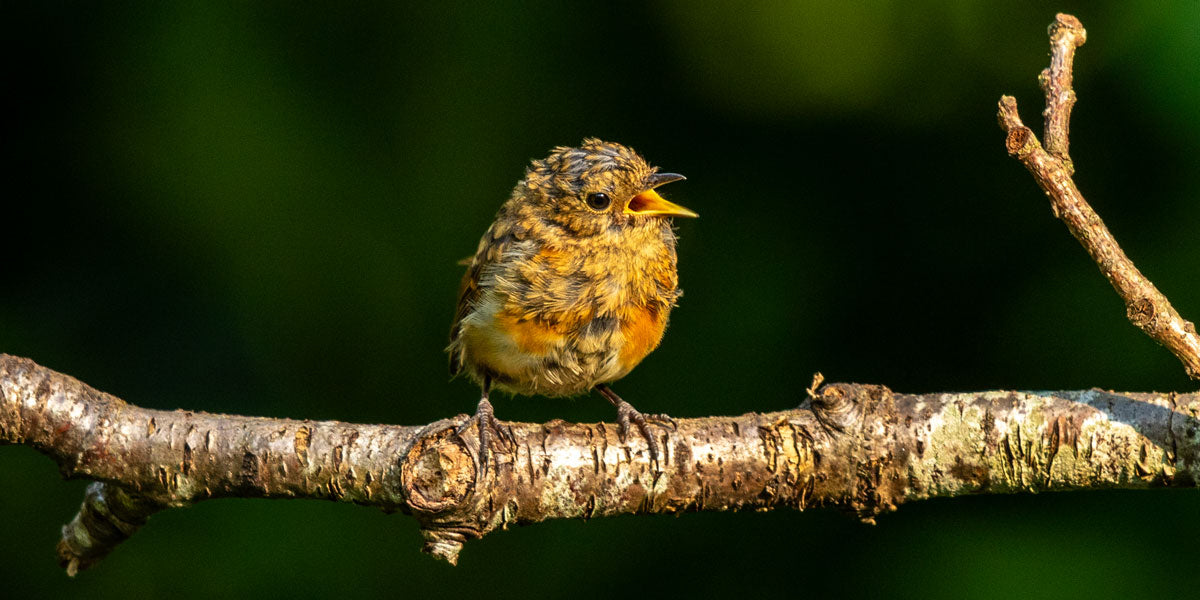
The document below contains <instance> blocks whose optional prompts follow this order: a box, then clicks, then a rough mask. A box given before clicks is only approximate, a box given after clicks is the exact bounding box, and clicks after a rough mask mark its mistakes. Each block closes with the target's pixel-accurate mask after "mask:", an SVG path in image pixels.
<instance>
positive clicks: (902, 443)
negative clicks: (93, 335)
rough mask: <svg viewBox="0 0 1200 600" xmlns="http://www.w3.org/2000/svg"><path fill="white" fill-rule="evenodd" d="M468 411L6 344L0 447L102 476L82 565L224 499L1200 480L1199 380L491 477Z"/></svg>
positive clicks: (580, 427) (937, 490) (866, 410)
mask: <svg viewBox="0 0 1200 600" xmlns="http://www.w3.org/2000/svg"><path fill="white" fill-rule="evenodd" d="M466 419H467V417H466V416H465V415H460V416H458V417H456V418H454V419H450V420H443V421H438V422H435V423H431V424H429V425H426V426H424V427H400V426H388V425H355V424H349V423H340V422H336V421H320V422H317V421H296V420H291V419H266V418H254V417H242V416H235V415H215V414H207V413H198V412H189V411H161V410H149V409H144V408H139V407H136V406H133V405H130V404H127V403H125V402H123V401H122V400H120V399H118V398H116V397H114V396H111V395H109V394H105V393H103V392H99V391H97V390H95V389H93V388H91V387H88V386H87V385H85V384H83V383H81V382H80V381H78V380H76V379H74V378H72V377H70V376H67V375H64V374H61V373H57V372H55V371H52V370H50V369H47V368H45V367H41V366H39V365H37V364H35V363H34V362H33V361H31V360H29V359H25V358H19V357H15V356H9V355H0V443H5V444H25V445H28V446H32V447H34V448H36V449H38V450H39V451H41V452H43V453H44V454H46V455H48V456H49V457H50V458H51V459H53V460H54V461H55V462H56V463H58V465H59V467H60V468H61V469H62V471H63V473H64V474H65V475H66V476H67V477H82V478H88V479H94V480H96V481H97V482H98V483H96V484H93V485H92V486H91V487H90V488H89V489H88V493H87V497H86V498H85V500H84V504H83V506H82V508H81V509H80V514H79V515H77V516H76V517H75V519H74V520H73V521H72V522H71V523H70V524H69V525H67V526H66V527H64V528H63V539H62V541H61V542H60V543H59V547H58V552H59V559H60V562H61V564H62V565H63V566H64V567H65V568H66V569H67V570H68V572H69V573H72V574H73V573H75V572H76V571H78V570H80V569H85V568H87V567H89V566H91V565H92V564H94V563H95V562H96V561H98V560H99V559H101V558H102V557H103V556H104V555H105V554H107V553H108V552H109V551H111V550H112V549H113V548H114V547H115V546H116V545H117V544H119V543H120V542H122V541H123V540H124V539H126V538H127V537H129V536H130V535H132V534H133V533H134V532H135V531H136V530H137V528H138V527H139V526H141V525H142V524H143V523H144V522H145V520H146V518H147V517H148V516H150V515H151V514H153V513H155V512H157V511H159V510H163V509H165V508H170V507H179V506H186V505H189V504H192V503H195V502H199V501H201V500H206V499H210V498H223V497H254V498H316V499H324V500H333V501H339V502H353V503H356V504H362V505H366V506H376V507H379V508H381V509H383V510H386V511H401V512H404V513H407V514H410V515H412V516H414V517H415V518H416V519H417V520H418V521H419V522H420V524H421V528H422V534H423V536H424V538H425V546H424V550H425V551H426V552H429V553H432V554H434V555H435V556H439V557H441V558H444V559H446V560H448V561H450V562H454V561H455V560H456V559H457V556H458V552H459V550H460V549H461V548H462V545H463V543H464V542H466V541H467V540H469V539H472V538H477V537H481V536H483V535H486V534H487V533H490V532H492V531H494V530H496V529H503V528H506V527H508V526H509V525H514V524H529V523H536V522H539V521H544V520H547V519H558V518H584V519H588V518H591V517H603V516H612V515H618V514H633V513H676V512H682V511H699V510H715V511H725V510H737V509H750V508H752V509H758V510H769V509H773V508H776V507H792V508H796V509H799V510H803V509H805V508H808V507H812V506H822V507H833V508H838V509H841V510H844V511H848V512H851V513H853V514H856V515H858V516H859V517H860V518H862V519H864V520H867V521H871V520H873V518H874V517H875V515H877V514H879V513H881V512H885V511H890V510H894V509H895V508H896V507H898V506H899V505H901V504H903V503H904V502H908V501H912V500H921V499H925V498H933V497H947V496H958V495H962V494H972V493H1014V492H1037V491H1042V490H1078V489H1097V488H1147V487H1157V486H1177V487H1195V486H1196V482H1197V481H1198V480H1200V394H1183V395H1175V394H1117V393H1113V392H1102V391H1098V390H1090V391H1079V392H1008V391H994V392H979V393H968V394H926V395H909V394H895V393H893V392H892V391H891V390H889V389H887V388H885V387H883V386H877V385H859V384H840V383H839V384H829V385H824V386H820V387H817V386H816V385H815V386H814V389H813V390H812V391H811V393H810V398H808V399H807V400H805V401H804V403H803V404H802V405H801V406H800V407H798V408H795V409H793V410H788V411H782V412H774V413H748V414H744V415H740V416H732V417H708V418H699V419H680V420H679V421H678V426H677V428H675V429H673V430H672V429H662V430H660V431H659V435H660V438H659V441H660V444H661V447H662V448H663V449H664V456H663V457H662V462H661V463H660V464H656V463H651V461H650V460H649V458H648V452H647V449H646V445H645V442H644V441H643V440H642V439H641V437H640V436H630V437H629V438H628V439H626V440H621V439H620V437H619V436H618V434H617V428H616V426H614V425H612V424H607V423H592V424H573V423H566V422H563V421H557V420H556V421H551V422H549V423H545V424H533V423H509V424H508V425H509V426H510V427H511V428H512V431H513V434H514V437H515V438H516V445H515V446H497V447H495V448H493V451H492V452H491V453H490V454H491V456H492V460H493V461H494V462H493V463H492V464H490V465H489V468H488V469H487V470H486V472H485V474H484V475H483V478H482V479H479V478H478V477H479V473H480V469H478V466H477V464H476V460H477V457H478V456H479V452H478V436H477V432H476V430H475V429H474V428H473V427H472V428H469V429H467V430H466V431H464V432H463V433H462V434H461V435H459V434H456V433H455V430H456V428H457V427H458V426H459V425H461V424H463V423H465V422H466Z"/></svg>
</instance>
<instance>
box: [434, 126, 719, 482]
mask: <svg viewBox="0 0 1200 600" xmlns="http://www.w3.org/2000/svg"><path fill="white" fill-rule="evenodd" d="M684 179H686V178H685V177H684V176H683V175H679V174H677V173H663V172H659V169H658V168H656V167H652V166H650V165H649V163H647V162H646V160H645V159H643V158H642V157H641V156H640V155H639V154H638V153H637V152H635V151H634V150H633V149H631V148H629V147H626V146H623V145H621V144H617V143H613V142H605V141H601V140H599V139H597V138H586V139H584V140H583V142H582V144H580V145H579V146H578V147H567V146H559V147H556V148H553V149H552V150H551V152H550V154H549V156H547V157H546V158H544V159H537V160H533V161H532V162H531V163H530V164H529V166H528V167H527V168H526V170H525V176H524V177H523V178H522V179H521V180H520V181H518V182H517V185H516V187H514V188H513V190H512V193H511V195H510V197H509V198H508V200H507V201H506V202H504V203H503V204H502V205H501V207H500V209H499V211H498V212H497V214H496V219H495V221H494V222H493V223H492V224H491V226H490V227H488V229H487V231H486V233H484V235H483V238H482V239H480V241H479V246H478V247H477V249H476V251H475V254H474V255H473V256H471V257H470V258H469V259H466V260H464V261H462V262H463V263H464V264H466V265H467V270H466V273H465V274H464V275H463V278H462V283H461V285H460V286H459V292H458V304H457V310H456V312H455V315H454V320H453V323H452V325H451V331H450V344H449V346H447V348H446V351H447V352H448V353H449V355H450V373H451V376H452V377H453V376H457V375H466V376H467V377H468V378H469V379H471V380H473V381H474V382H476V383H478V384H479V386H480V389H481V397H480V400H479V403H478V405H477V406H476V410H475V416H474V418H473V419H471V420H468V421H466V422H465V423H464V424H463V425H462V427H461V428H460V430H459V433H460V434H461V433H462V432H463V431H465V430H466V429H468V428H469V427H472V426H477V427H478V431H479V448H480V465H481V469H482V470H484V471H486V465H487V454H488V452H489V447H490V444H491V443H492V441H493V440H496V441H497V442H498V443H500V442H501V441H502V439H507V440H508V441H509V442H510V443H512V444H514V445H515V438H514V437H513V435H512V432H511V430H509V429H508V428H507V427H505V426H503V425H502V424H501V423H500V422H499V421H498V420H497V419H496V417H495V411H494V408H493V406H492V404H491V402H490V400H489V395H490V394H491V392H492V391H493V390H500V391H505V392H509V393H512V394H514V395H525V396H529V395H542V396H547V397H570V396H578V395H582V394H586V393H590V392H591V391H595V392H597V393H598V394H600V395H601V396H602V397H604V398H605V399H606V400H608V401H609V402H610V403H612V405H613V406H614V407H615V408H616V409H617V424H618V433H619V435H620V437H621V439H622V441H624V440H625V439H626V436H627V434H628V432H629V431H630V429H631V427H632V426H636V427H637V429H638V431H639V433H640V434H641V436H642V437H643V438H644V439H645V440H646V443H647V447H648V450H649V454H650V459H651V461H657V460H658V455H659V451H658V443H657V442H656V441H655V439H654V436H653V435H652V434H651V431H650V429H649V424H650V423H652V422H653V423H657V424H660V425H664V426H665V425H666V424H671V425H673V424H674V421H673V420H672V419H671V418H670V417H668V416H666V415H660V414H652V415H643V414H642V413H641V412H639V411H638V410H637V409H635V408H634V407H633V406H632V405H631V404H629V403H628V402H626V401H625V400H624V399H622V398H621V397H620V396H618V395H617V394H616V393H615V392H614V391H613V390H612V388H611V387H609V384H610V383H612V382H614V381H616V380H618V379H621V378H622V377H624V376H626V375H627V374H629V372H630V371H632V370H633V368H634V367H636V366H637V365H638V364H639V363H640V362H642V359H644V358H646V356H647V355H648V354H650V352H652V351H653V350H654V349H655V348H657V347H658V345H659V343H660V342H661V340H662V337H663V333H664V331H665V330H666V328H667V321H668V317H669V315H670V313H671V309H672V308H674V307H675V305H676V302H677V300H678V299H679V297H680V296H681V295H682V291H681V290H680V289H679V286H678V279H679V278H678V271H677V262H678V259H677V256H676V252H675V244H676V235H675V229H674V224H673V217H697V216H699V215H698V214H696V213H695V212H693V211H692V210H690V209H687V208H684V207H682V206H680V205H678V204H675V203H673V202H670V201H668V200H667V199H665V198H663V197H662V196H661V195H660V194H659V193H658V191H657V189H658V188H659V187H660V186H663V185H665V184H668V183H672V182H676V181H682V180H684Z"/></svg>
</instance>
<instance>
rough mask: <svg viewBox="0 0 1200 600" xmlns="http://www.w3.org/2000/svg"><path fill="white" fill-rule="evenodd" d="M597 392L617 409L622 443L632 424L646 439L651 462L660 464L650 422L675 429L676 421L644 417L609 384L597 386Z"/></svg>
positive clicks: (667, 417)
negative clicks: (666, 424)
mask: <svg viewBox="0 0 1200 600" xmlns="http://www.w3.org/2000/svg"><path fill="white" fill-rule="evenodd" d="M596 391H597V392H600V395H601V396H604V398H605V399H606V400H608V401H609V402H611V403H612V405H613V406H615V407H617V426H618V427H619V428H620V431H619V433H620V435H621V441H622V442H623V441H625V437H626V436H627V435H628V434H629V426H630V424H633V425H637V428H638V431H639V432H640V433H641V434H642V437H643V438H645V439H646V446H647V447H649V449H650V460H651V462H658V441H656V440H655V439H654V436H653V435H652V434H651V433H650V422H651V421H654V422H657V423H658V424H659V425H662V424H664V423H669V424H670V425H671V429H675V419H672V418H671V417H669V416H667V415H643V414H642V413H640V412H638V409H636V408H634V407H633V405H632V404H630V403H628V402H626V401H624V400H622V399H621V397H620V396H618V395H617V393H616V392H614V391H612V388H610V387H608V385H607V384H603V383H599V384H596Z"/></svg>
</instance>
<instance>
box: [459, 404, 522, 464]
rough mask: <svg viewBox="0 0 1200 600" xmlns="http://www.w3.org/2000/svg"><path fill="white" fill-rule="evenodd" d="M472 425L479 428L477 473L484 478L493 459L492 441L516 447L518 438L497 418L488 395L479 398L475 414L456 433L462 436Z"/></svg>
mask: <svg viewBox="0 0 1200 600" xmlns="http://www.w3.org/2000/svg"><path fill="white" fill-rule="evenodd" d="M472 425H475V426H477V427H478V428H479V464H478V469H477V475H478V478H479V479H480V480H482V479H483V478H484V476H485V475H487V470H488V463H489V462H490V461H491V450H492V441H493V440H495V441H497V442H507V443H508V444H510V445H511V447H516V445H517V438H516V436H515V435H513V432H512V429H510V428H509V427H508V426H507V425H505V424H504V423H501V422H500V420H499V419H497V418H496V412H495V410H494V409H493V408H492V403H491V402H489V401H488V399H487V397H486V396H485V397H483V398H482V399H480V400H479V405H478V406H477V407H476V408H475V416H474V417H472V418H470V419H467V422H465V423H463V424H462V425H461V426H459V428H458V429H457V430H455V433H456V434H457V435H459V436H462V434H463V433H464V432H465V431H466V430H468V429H470V428H471V426H472ZM497 468H499V464H497Z"/></svg>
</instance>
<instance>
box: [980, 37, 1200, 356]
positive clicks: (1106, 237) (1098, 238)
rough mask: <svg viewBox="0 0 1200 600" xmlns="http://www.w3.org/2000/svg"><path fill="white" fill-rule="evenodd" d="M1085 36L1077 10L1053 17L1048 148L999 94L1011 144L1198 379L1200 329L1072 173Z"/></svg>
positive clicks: (1047, 78)
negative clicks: (1142, 266) (1075, 70)
mask: <svg viewBox="0 0 1200 600" xmlns="http://www.w3.org/2000/svg"><path fill="white" fill-rule="evenodd" d="M1086 40H1087V32H1086V31H1085V30H1084V29H1083V24H1082V23H1080V22H1079V19H1076V18H1075V17H1073V16H1071V15H1065V14H1059V15H1058V17H1057V18H1056V19H1055V21H1054V23H1053V24H1051V25H1050V50H1051V55H1050V57H1051V58H1050V67H1049V68H1047V69H1045V70H1043V71H1042V74H1041V76H1040V77H1039V78H1038V80H1039V82H1040V83H1041V86H1042V89H1043V90H1044V91H1045V92H1046V108H1045V110H1044V111H1043V113H1042V114H1043V116H1044V117H1045V136H1046V148H1044V149H1043V148H1042V145H1041V144H1040V143H1038V140H1037V136H1035V135H1034V134H1033V130H1031V129H1029V128H1028V127H1026V126H1025V124H1024V123H1022V122H1021V117H1020V115H1019V114H1018V113H1017V101H1016V99H1014V98H1013V97H1012V96H1002V97H1001V98H1000V113H999V118H1000V126H1001V127H1002V128H1004V130H1005V131H1006V132H1008V135H1007V138H1006V139H1005V147H1006V148H1007V149H1008V153H1009V154H1010V155H1012V156H1013V157H1015V158H1016V159H1017V160H1020V161H1021V163H1022V164H1024V165H1025V168H1026V169H1029V172H1030V173H1031V174H1033V178H1034V179H1035V180H1036V181H1037V184H1038V186H1039V187H1041V188H1042V191H1044V192H1046V196H1047V197H1049V198H1050V206H1051V208H1052V209H1053V210H1054V216H1055V217H1058V218H1059V219H1061V220H1062V222H1063V223H1065V224H1066V226H1067V229H1069V230H1070V231H1071V235H1074V236H1075V239H1077V240H1079V243H1080V244H1082V245H1083V247H1084V248H1085V249H1086V250H1087V252H1088V254H1090V255H1091V257H1092V260H1094V261H1096V266H1098V267H1100V272H1101V273H1103V274H1104V277H1105V278H1106V279H1108V282H1109V283H1110V284H1112V286H1113V289H1115V290H1116V291H1117V294H1119V295H1120V296H1121V298H1122V299H1123V300H1124V301H1125V314H1126V316H1127V317H1128V318H1129V320H1130V321H1131V322H1132V323H1133V324H1134V325H1136V326H1137V327H1138V328H1140V329H1141V330H1142V331H1143V332H1145V333H1146V335H1148V336H1150V337H1151V338H1153V339H1154V340H1156V341H1157V342H1158V343H1160V344H1162V345H1163V346H1165V347H1166V348H1167V349H1168V350H1170V351H1171V352H1172V353H1173V354H1174V355H1175V356H1176V357H1178V358H1179V360H1180V362H1182V363H1183V366H1184V369H1185V370H1186V371H1187V374H1188V375H1189V376H1190V377H1191V378H1192V379H1200V335H1197V333H1196V326H1195V324H1193V323H1192V322H1190V321H1188V320H1186V319H1184V318H1183V317H1181V316H1180V315H1179V313H1178V312H1176V310H1175V308H1174V307H1173V306H1171V303H1170V302H1169V301H1168V300H1167V297H1166V296H1164V295H1163V294H1162V292H1160V291H1158V288H1157V287H1155V286H1154V284H1153V283H1151V282H1150V280H1149V279H1147V278H1146V276H1145V275H1143V274H1142V272H1141V271H1139V270H1138V268H1137V267H1136V266H1134V264H1133V261H1131V260H1129V257H1127V256H1125V252H1124V251H1123V250H1121V247H1120V246H1119V245H1118V244H1117V241H1116V239H1115V238H1113V235H1112V233H1111V232H1109V230H1108V227H1106V226H1105V225H1104V221H1101V220H1100V215H1098V214H1096V211H1094V210H1092V207H1091V206H1090V205H1089V204H1088V203H1087V200H1085V199H1084V198H1083V194H1081V193H1080V192H1079V188H1077V187H1075V181H1074V180H1073V179H1072V178H1071V176H1072V175H1073V174H1074V173H1075V165H1074V164H1073V163H1072V162H1071V157H1070V156H1068V154H1067V146H1068V139H1067V138H1068V133H1069V131H1070V120H1071V108H1072V107H1073V106H1074V105H1075V91H1074V90H1073V89H1071V77H1072V75H1071V68H1072V66H1073V65H1074V61H1075V49H1076V48H1078V47H1079V46H1082V45H1083V43H1084V41H1086Z"/></svg>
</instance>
